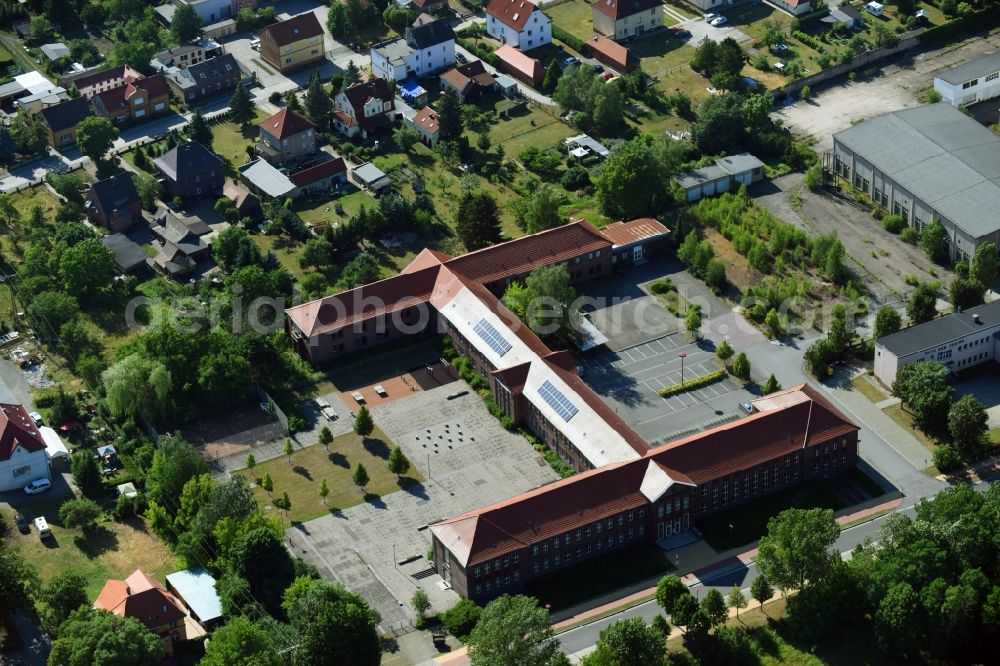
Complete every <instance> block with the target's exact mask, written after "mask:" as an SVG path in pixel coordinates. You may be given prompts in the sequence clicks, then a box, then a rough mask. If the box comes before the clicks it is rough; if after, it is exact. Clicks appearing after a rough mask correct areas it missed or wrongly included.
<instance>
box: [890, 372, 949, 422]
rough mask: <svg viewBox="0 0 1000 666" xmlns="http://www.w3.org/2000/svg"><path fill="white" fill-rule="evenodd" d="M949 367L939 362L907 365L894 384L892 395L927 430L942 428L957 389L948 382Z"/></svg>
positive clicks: (897, 375)
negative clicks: (907, 408) (908, 409)
mask: <svg viewBox="0 0 1000 666" xmlns="http://www.w3.org/2000/svg"><path fill="white" fill-rule="evenodd" d="M947 375H948V367H947V366H946V365H945V364H944V363H940V362H938V361H918V362H917V363H911V364H909V365H907V366H904V367H903V368H901V369H900V370H899V372H898V373H897V374H896V380H895V381H894V382H893V383H892V392H893V394H894V395H895V396H896V397H898V398H899V399H900V400H902V401H903V402H904V403H906V405H907V407H909V408H910V410H911V411H912V412H913V417H914V420H915V421H916V422H917V425H919V426H920V427H921V428H923V429H924V430H929V431H932V432H933V431H938V432H939V431H941V430H942V429H943V427H944V425H945V423H946V420H947V417H948V410H949V409H950V407H951V402H952V396H953V395H954V392H955V390H954V389H953V388H952V387H951V386H949V385H948V382H947V381H946V377H947Z"/></svg>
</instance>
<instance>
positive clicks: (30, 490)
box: [24, 479, 52, 495]
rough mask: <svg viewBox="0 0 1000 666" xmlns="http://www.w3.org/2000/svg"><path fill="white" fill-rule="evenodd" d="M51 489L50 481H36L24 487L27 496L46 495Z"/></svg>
mask: <svg viewBox="0 0 1000 666" xmlns="http://www.w3.org/2000/svg"><path fill="white" fill-rule="evenodd" d="M51 487H52V482H51V481H49V480H48V479H35V480H34V481H32V482H31V483H29V484H28V485H26V486H25V487H24V492H25V494H26V495H37V494H38V493H44V492H45V491H46V490H48V489H49V488H51Z"/></svg>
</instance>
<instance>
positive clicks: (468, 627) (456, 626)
mask: <svg viewBox="0 0 1000 666" xmlns="http://www.w3.org/2000/svg"><path fill="white" fill-rule="evenodd" d="M482 612H483V609H482V608H480V607H479V606H477V605H476V603H475V602H474V601H470V600H469V599H462V600H461V601H459V602H458V603H457V604H455V605H454V606H452V607H451V608H450V609H448V610H447V611H445V612H444V613H443V614H442V615H441V621H442V622H443V623H444V626H445V628H446V629H447V630H448V631H449V633H451V634H452V635H453V636H455V637H457V638H459V639H461V640H463V641H464V640H465V639H466V638H467V637H468V635H469V634H471V633H472V630H473V629H475V628H476V623H478V622H479V616H480V615H481V614H482Z"/></svg>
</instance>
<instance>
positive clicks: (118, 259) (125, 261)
mask: <svg viewBox="0 0 1000 666" xmlns="http://www.w3.org/2000/svg"><path fill="white" fill-rule="evenodd" d="M101 245H103V246H104V247H106V248H108V249H109V250H111V251H112V252H114V253H115V265H116V266H118V270H119V271H120V272H121V273H122V274H123V275H144V274H146V273H148V272H149V267H150V264H151V263H152V262H151V260H150V258H149V255H148V254H146V250H144V249H143V248H142V246H141V245H139V244H138V243H136V242H135V241H134V240H132V239H131V238H129V237H128V236H126V235H125V234H120V233H119V234H108V235H107V236H104V237H103V238H101Z"/></svg>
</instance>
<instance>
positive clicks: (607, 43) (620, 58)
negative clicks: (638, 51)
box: [583, 35, 639, 74]
mask: <svg viewBox="0 0 1000 666" xmlns="http://www.w3.org/2000/svg"><path fill="white" fill-rule="evenodd" d="M583 46H584V48H585V49H586V50H587V52H588V53H589V54H590V57H592V58H593V59H594V60H597V61H598V62H601V63H604V64H605V65H607V66H608V67H610V68H611V69H613V70H614V71H616V72H618V73H619V74H628V73H629V72H631V71H632V70H634V69H638V68H639V56H637V55H635V54H634V53H632V51H631V50H630V49H629V48H628V47H627V46H625V45H623V44H619V43H618V42H616V41H614V40H613V39H610V38H608V37H602V36H601V35H594V36H593V37H591V38H590V39H588V40H587V41H585V42H584V43H583Z"/></svg>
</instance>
